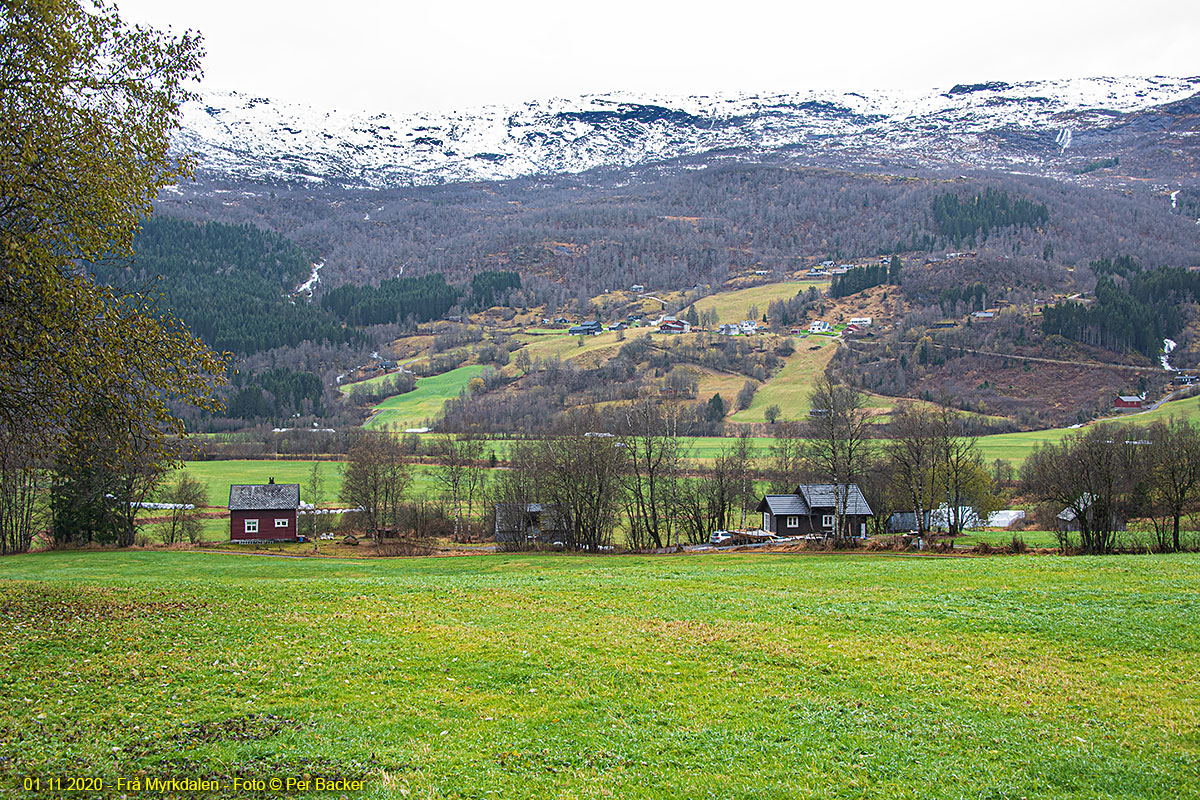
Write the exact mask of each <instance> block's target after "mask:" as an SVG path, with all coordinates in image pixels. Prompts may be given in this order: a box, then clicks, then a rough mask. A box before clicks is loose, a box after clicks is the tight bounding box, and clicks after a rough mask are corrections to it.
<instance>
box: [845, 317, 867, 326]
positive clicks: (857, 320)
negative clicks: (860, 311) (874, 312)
mask: <svg viewBox="0 0 1200 800" xmlns="http://www.w3.org/2000/svg"><path fill="white" fill-rule="evenodd" d="M850 324H851V325H857V326H858V327H860V328H869V327H871V318H870V317H851V318H850Z"/></svg>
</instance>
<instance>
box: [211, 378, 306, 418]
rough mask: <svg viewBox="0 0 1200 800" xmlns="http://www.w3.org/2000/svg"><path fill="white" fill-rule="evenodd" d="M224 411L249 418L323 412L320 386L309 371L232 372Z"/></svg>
mask: <svg viewBox="0 0 1200 800" xmlns="http://www.w3.org/2000/svg"><path fill="white" fill-rule="evenodd" d="M232 383H233V386H232V390H231V392H230V394H229V398H228V400H227V401H226V409H225V414H226V415H227V416H229V417H233V418H237V419H243V420H246V421H249V422H253V421H257V420H262V419H280V418H283V417H290V416H293V415H300V416H305V417H309V416H318V417H319V416H324V414H325V409H324V408H323V407H322V404H321V396H322V394H323V393H324V386H323V385H322V383H321V379H320V377H318V376H317V375H314V374H312V373H311V372H294V371H292V370H288V369H281V368H276V369H271V370H267V371H266V372H262V373H259V374H257V375H252V376H249V377H246V376H244V375H242V374H241V373H238V374H237V375H234V378H233V382H232Z"/></svg>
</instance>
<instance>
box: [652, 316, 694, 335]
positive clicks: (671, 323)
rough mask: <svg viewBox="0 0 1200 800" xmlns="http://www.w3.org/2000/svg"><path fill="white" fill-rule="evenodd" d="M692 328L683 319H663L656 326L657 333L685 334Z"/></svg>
mask: <svg viewBox="0 0 1200 800" xmlns="http://www.w3.org/2000/svg"><path fill="white" fill-rule="evenodd" d="M691 329H692V326H691V325H690V324H689V323H688V322H687V320H683V319H670V318H668V319H664V320H663V321H662V322H660V323H659V325H658V332H659V333H687V332H688V331H690V330H691Z"/></svg>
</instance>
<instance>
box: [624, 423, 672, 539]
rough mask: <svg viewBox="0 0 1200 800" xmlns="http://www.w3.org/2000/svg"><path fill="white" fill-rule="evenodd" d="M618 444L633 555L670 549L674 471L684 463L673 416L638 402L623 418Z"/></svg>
mask: <svg viewBox="0 0 1200 800" xmlns="http://www.w3.org/2000/svg"><path fill="white" fill-rule="evenodd" d="M620 444H621V445H622V446H623V447H624V449H625V452H626V454H627V457H628V466H629V471H628V474H627V476H626V482H625V493H624V496H625V509H626V517H627V518H628V520H629V543H630V546H631V547H633V548H634V549H641V548H643V547H646V546H653V547H656V548H659V547H663V546H664V543H666V544H669V543H670V534H671V532H672V527H673V525H675V524H676V519H675V513H674V511H675V507H676V505H677V503H678V494H679V481H680V468H681V464H682V460H683V459H684V458H685V457H686V456H685V454H684V452H683V447H682V445H681V443H680V439H679V411H678V407H676V406H673V405H659V404H656V403H654V402H652V401H650V400H643V401H640V402H637V403H635V404H634V405H632V406H630V407H629V408H628V410H627V412H626V416H625V425H624V431H623V432H622V435H621V439H620Z"/></svg>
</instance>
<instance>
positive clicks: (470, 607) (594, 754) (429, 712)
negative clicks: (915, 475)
mask: <svg viewBox="0 0 1200 800" xmlns="http://www.w3.org/2000/svg"><path fill="white" fill-rule="evenodd" d="M0 598H2V601H0V602H2V604H3V613H2V614H0V637H2V638H0V654H2V655H0V658H2V659H3V663H4V668H5V675H6V686H7V687H8V689H7V690H6V691H4V692H0V728H2V729H3V731H4V735H3V736H2V737H0V781H2V782H3V784H5V785H6V786H8V787H15V786H17V785H19V784H20V782H21V781H22V780H23V779H24V778H26V777H32V776H52V775H60V776H65V775H89V776H93V777H97V778H102V779H103V780H104V782H105V787H106V790H105V792H104V794H105V795H106V796H108V795H110V794H111V796H116V794H115V793H110V792H109V791H108V788H107V787H115V785H116V781H117V779H118V778H126V779H128V778H130V777H132V776H134V775H137V774H141V775H143V776H146V777H161V778H168V777H179V778H202V777H207V778H211V779H213V780H217V781H220V782H222V786H223V787H225V789H223V791H221V792H218V793H213V794H212V795H211V796H222V795H223V796H228V795H230V794H235V792H233V791H231V790H228V788H227V787H229V786H230V784H231V781H232V779H233V778H234V777H240V778H243V779H245V778H262V779H264V780H269V779H270V778H272V777H278V778H281V779H286V778H287V777H303V776H305V775H308V776H310V777H318V776H319V777H322V778H325V779H337V778H353V777H362V778H364V779H365V781H366V784H365V789H364V791H363V792H362V793H361V796H366V797H451V796H454V797H468V796H469V797H484V796H498V797H517V798H519V797H531V798H534V797H536V798H542V797H557V796H564V797H565V796H570V797H606V796H618V797H702V796H703V797H729V798H732V797H738V798H742V797H745V798H776V797H812V798H817V797H821V798H828V797H845V798H850V797H854V798H860V797H879V798H885V797H886V798H967V797H970V798H978V797H1038V798H1093V797H1126V798H1139V799H1142V798H1177V797H1188V796H1197V795H1200V777H1198V776H1200V660H1198V659H1197V657H1196V656H1197V652H1198V651H1200V628H1198V627H1197V626H1196V624H1195V610H1196V608H1197V606H1198V604H1200V557H1198V556H1195V555H1184V556H1169V557H1163V556H1125V557H1109V558H1057V557H1015V558H991V559H950V560H946V559H920V558H918V559H914V558H895V557H886V556H863V555H850V556H784V555H777V556H765V555H757V556H749V555H737V554H732V555H729V556H728V557H722V558H706V557H699V556H677V557H670V558H647V557H640V558H617V559H613V558H605V559H599V558H589V557H572V556H537V555H533V556H526V555H521V556H516V555H494V556H480V557H472V558H444V559H398V560H386V561H371V562H362V561H353V562H350V561H336V560H334V561H325V560H289V559H278V558H276V559H271V558H257V557H241V558H238V557H228V556H218V555H209V554H203V553H181V552H155V553H151V552H136V553H134V552H126V553H112V552H73V553H67V552H62V553H47V554H38V555H29V556H18V557H10V558H5V559H0ZM301 794H304V793H303V792H302V793H301ZM206 796H209V795H206Z"/></svg>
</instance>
